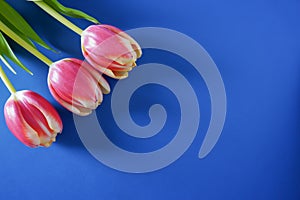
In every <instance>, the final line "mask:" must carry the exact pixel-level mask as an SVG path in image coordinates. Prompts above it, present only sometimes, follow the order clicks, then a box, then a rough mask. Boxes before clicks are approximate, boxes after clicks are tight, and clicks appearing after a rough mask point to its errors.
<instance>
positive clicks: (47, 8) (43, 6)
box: [34, 1, 83, 35]
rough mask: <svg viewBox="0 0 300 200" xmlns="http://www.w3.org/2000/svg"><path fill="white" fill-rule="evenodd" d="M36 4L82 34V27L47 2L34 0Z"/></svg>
mask: <svg viewBox="0 0 300 200" xmlns="http://www.w3.org/2000/svg"><path fill="white" fill-rule="evenodd" d="M34 3H35V4H36V5H38V6H39V7H40V8H41V9H43V10H44V11H45V12H47V13H48V14H49V15H51V16H52V17H54V18H55V19H57V20H58V21H59V22H61V23H62V24H64V25H65V26H67V27H68V28H69V29H71V30H72V31H74V32H75V33H77V34H78V35H81V33H82V31H83V30H82V29H80V28H79V27H78V26H76V25H75V24H73V23H72V22H70V21H69V20H68V19H66V18H65V17H63V16H62V15H61V14H59V13H58V12H57V11H56V10H54V9H53V8H51V7H50V6H49V5H48V4H46V3H45V2H43V1H34Z"/></svg>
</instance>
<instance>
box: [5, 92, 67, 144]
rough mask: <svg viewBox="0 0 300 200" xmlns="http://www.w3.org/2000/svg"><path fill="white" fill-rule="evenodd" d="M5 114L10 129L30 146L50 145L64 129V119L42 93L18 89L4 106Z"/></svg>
mask: <svg viewBox="0 0 300 200" xmlns="http://www.w3.org/2000/svg"><path fill="white" fill-rule="evenodd" d="M4 116H5V120H6V124H7V126H8V128H9V129H10V131H11V132H12V133H13V134H14V135H15V136H16V137H17V138H18V139H19V140H20V141H21V142H22V143H24V144H25V145H27V146H29V147H38V146H44V147H49V146H50V145H51V144H52V142H54V141H55V138H56V135H57V134H58V133H61V131H62V127H63V125H62V121H61V119H60V117H59V115H58V113H57V111H56V110H55V109H54V107H53V106H52V105H51V104H50V103H49V102H48V101H47V100H46V99H45V98H43V97H42V96H41V95H39V94H37V93H35V92H32V91H28V90H23V91H18V92H16V93H14V94H12V95H11V96H10V98H9V99H8V100H7V102H6V104H5V106H4Z"/></svg>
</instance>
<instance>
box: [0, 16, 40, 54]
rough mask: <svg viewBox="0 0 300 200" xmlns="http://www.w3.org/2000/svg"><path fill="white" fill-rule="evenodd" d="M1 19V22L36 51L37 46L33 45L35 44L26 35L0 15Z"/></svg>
mask: <svg viewBox="0 0 300 200" xmlns="http://www.w3.org/2000/svg"><path fill="white" fill-rule="evenodd" d="M0 19H1V21H2V22H3V23H4V24H6V26H8V27H9V28H10V29H11V30H12V31H13V32H15V33H16V34H17V35H19V36H20V37H21V38H22V39H23V40H24V41H25V42H26V43H28V44H29V45H30V46H32V47H34V48H35V49H36V46H35V45H34V44H33V42H32V41H31V40H30V39H29V38H28V37H27V36H25V35H23V34H22V33H21V32H20V31H19V30H18V29H17V28H16V27H15V26H13V25H12V24H11V23H10V22H9V21H7V20H6V19H5V18H4V17H2V15H1V13H0Z"/></svg>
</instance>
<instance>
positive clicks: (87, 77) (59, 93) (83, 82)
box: [48, 58, 110, 116]
mask: <svg viewBox="0 0 300 200" xmlns="http://www.w3.org/2000/svg"><path fill="white" fill-rule="evenodd" d="M48 87H49V89H50V92H51V94H52V95H53V97H54V98H55V99H56V100H57V101H58V102H59V103H60V104H61V105H62V106H64V107H65V108H66V109H68V110H69V111H71V112H73V113H75V114H77V115H81V116H85V115H88V114H90V113H91V112H92V110H94V109H96V108H97V107H98V105H100V104H101V102H102V96H103V95H102V93H104V94H107V93H109V92H110V87H109V84H108V83H107V82H106V80H105V79H104V78H103V77H102V76H101V74H100V73H99V72H97V71H96V70H95V69H94V68H93V67H91V66H90V65H89V64H88V63H86V62H84V61H82V60H78V59H75V58H67V59H63V60H60V61H57V62H55V63H53V64H52V65H51V67H50V70H49V74H48Z"/></svg>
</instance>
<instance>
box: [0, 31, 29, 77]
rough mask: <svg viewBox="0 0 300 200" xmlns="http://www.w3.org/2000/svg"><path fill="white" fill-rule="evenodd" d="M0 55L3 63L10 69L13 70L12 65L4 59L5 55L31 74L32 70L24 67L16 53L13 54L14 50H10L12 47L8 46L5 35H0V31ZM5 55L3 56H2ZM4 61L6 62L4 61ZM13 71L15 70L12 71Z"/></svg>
mask: <svg viewBox="0 0 300 200" xmlns="http://www.w3.org/2000/svg"><path fill="white" fill-rule="evenodd" d="M0 55H1V57H2V59H4V60H3V62H4V64H5V65H6V66H7V67H8V68H10V70H11V71H13V72H14V70H13V69H12V67H11V66H10V65H9V64H8V62H7V60H6V59H5V57H7V58H9V59H10V60H11V61H13V62H14V63H15V64H17V65H18V66H20V67H21V68H22V69H24V70H25V71H26V72H28V73H29V74H32V72H31V71H30V70H29V69H28V68H27V67H25V66H24V65H23V64H22V63H21V61H20V60H19V59H18V58H17V57H16V55H15V54H14V52H13V51H12V49H11V48H10V46H9V44H8V43H7V41H6V39H5V37H4V36H3V35H2V33H1V32H0ZM4 56H5V57H4ZM5 61H6V62H5ZM14 73H15V72H14Z"/></svg>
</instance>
